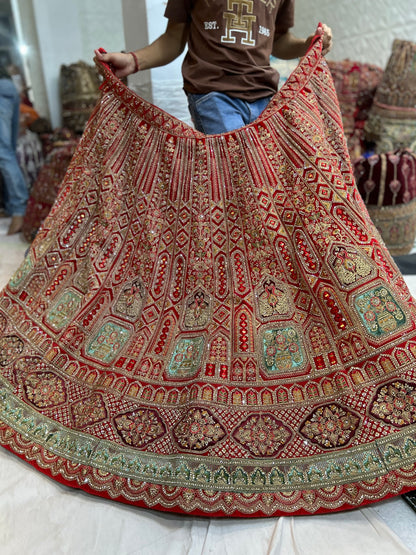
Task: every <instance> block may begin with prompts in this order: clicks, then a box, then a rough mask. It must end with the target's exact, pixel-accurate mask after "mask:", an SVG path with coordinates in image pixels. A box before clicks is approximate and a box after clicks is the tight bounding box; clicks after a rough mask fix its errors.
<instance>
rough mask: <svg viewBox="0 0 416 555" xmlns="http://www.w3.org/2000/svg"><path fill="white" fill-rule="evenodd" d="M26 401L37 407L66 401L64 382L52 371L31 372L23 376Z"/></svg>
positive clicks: (46, 406)
mask: <svg viewBox="0 0 416 555" xmlns="http://www.w3.org/2000/svg"><path fill="white" fill-rule="evenodd" d="M23 388H24V390H25V394H26V397H27V399H28V401H30V402H31V403H32V405H35V407H37V408H39V409H48V408H51V407H57V406H58V405H61V404H62V403H65V401H66V390H65V382H64V380H63V379H61V378H59V377H58V376H56V375H55V374H53V373H52V372H33V373H31V374H28V375H27V376H26V377H25V378H24V383H23Z"/></svg>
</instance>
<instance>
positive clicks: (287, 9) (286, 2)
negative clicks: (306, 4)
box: [275, 0, 295, 36]
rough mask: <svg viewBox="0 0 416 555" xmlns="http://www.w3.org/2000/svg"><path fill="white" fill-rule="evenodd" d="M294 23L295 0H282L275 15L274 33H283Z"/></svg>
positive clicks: (277, 34)
mask: <svg viewBox="0 0 416 555" xmlns="http://www.w3.org/2000/svg"><path fill="white" fill-rule="evenodd" d="M294 24H295V0H283V2H282V4H281V6H280V8H279V10H278V12H277V16H276V31H275V35H276V36H279V35H284V34H285V33H286V32H287V31H288V30H289V29H290V28H291V27H293V25H294Z"/></svg>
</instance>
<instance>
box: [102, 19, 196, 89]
mask: <svg viewBox="0 0 416 555" xmlns="http://www.w3.org/2000/svg"><path fill="white" fill-rule="evenodd" d="M187 39H188V26H187V24H186V23H174V22H170V21H169V23H168V24H167V27H166V31H165V32H164V33H163V35H161V36H160V37H159V38H157V39H156V40H155V41H154V42H152V44H149V45H148V46H146V47H144V48H140V49H139V50H136V51H135V53H134V54H135V55H132V53H131V52H129V53H125V52H103V51H102V50H100V49H96V50H95V51H94V52H95V58H94V61H95V62H96V63H100V62H101V63H106V64H109V65H110V67H111V68H112V70H113V72H114V73H115V75H117V77H119V78H120V79H121V78H123V77H127V76H128V75H131V74H132V73H135V72H136V71H138V70H143V69H150V68H152V67H158V66H163V65H165V64H168V63H169V62H171V61H172V60H174V59H175V58H177V57H178V56H179V55H180V54H181V53H182V52H183V50H184V48H185V45H186V41H187ZM136 59H137V63H136Z"/></svg>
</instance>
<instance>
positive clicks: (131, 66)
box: [94, 48, 137, 79]
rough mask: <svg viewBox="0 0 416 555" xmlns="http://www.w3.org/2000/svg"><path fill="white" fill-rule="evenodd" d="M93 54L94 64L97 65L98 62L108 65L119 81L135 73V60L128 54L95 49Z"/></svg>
mask: <svg viewBox="0 0 416 555" xmlns="http://www.w3.org/2000/svg"><path fill="white" fill-rule="evenodd" d="M94 53H95V57H94V62H95V63H96V64H97V65H98V62H104V63H105V64H108V65H109V66H110V67H111V69H112V71H113V73H114V75H116V77H118V78H120V79H121V78H122V77H127V76H128V75H131V74H132V73H135V72H136V71H137V68H136V60H135V59H134V56H133V55H132V54H131V53H130V52H128V53H126V52H103V51H101V50H100V49H98V48H97V49H96V50H94Z"/></svg>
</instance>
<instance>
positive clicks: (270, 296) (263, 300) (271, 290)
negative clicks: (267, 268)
mask: <svg viewBox="0 0 416 555" xmlns="http://www.w3.org/2000/svg"><path fill="white" fill-rule="evenodd" d="M257 305H258V310H259V314H260V317H261V318H263V319H266V318H273V317H274V316H277V317H279V316H283V315H284V314H287V313H288V312H289V309H290V302H289V298H288V295H287V292H286V291H285V289H284V288H283V286H282V285H281V284H276V281H275V280H274V279H272V278H267V279H265V280H264V281H263V283H262V286H261V288H259V290H258V291H257Z"/></svg>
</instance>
